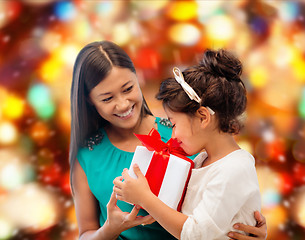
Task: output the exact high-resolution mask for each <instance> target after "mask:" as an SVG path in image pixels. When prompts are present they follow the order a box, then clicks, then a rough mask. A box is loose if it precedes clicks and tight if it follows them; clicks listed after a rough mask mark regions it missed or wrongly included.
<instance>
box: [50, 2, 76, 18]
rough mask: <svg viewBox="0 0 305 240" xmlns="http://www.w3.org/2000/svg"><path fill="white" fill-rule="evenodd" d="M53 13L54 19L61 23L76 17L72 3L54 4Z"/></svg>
mask: <svg viewBox="0 0 305 240" xmlns="http://www.w3.org/2000/svg"><path fill="white" fill-rule="evenodd" d="M54 12H55V15H56V17H58V18H59V19H60V20H62V21H68V20H71V19H73V18H74V17H75V16H76V9H75V6H74V4H73V3H72V2H69V1H61V2H56V3H55V6H54Z"/></svg>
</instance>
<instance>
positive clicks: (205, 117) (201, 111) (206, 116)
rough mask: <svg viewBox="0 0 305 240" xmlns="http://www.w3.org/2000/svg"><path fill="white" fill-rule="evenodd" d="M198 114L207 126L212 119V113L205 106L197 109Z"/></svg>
mask: <svg viewBox="0 0 305 240" xmlns="http://www.w3.org/2000/svg"><path fill="white" fill-rule="evenodd" d="M196 115H197V117H199V118H200V122H201V125H202V126H206V125H207V124H208V123H209V122H210V121H211V114H210V113H209V111H208V109H207V108H205V107H203V106H201V107H200V108H199V109H198V110H197V112H196Z"/></svg>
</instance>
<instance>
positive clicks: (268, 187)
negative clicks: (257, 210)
mask: <svg viewBox="0 0 305 240" xmlns="http://www.w3.org/2000/svg"><path fill="white" fill-rule="evenodd" d="M256 170H257V177H258V182H259V188H260V192H261V195H262V208H265V209H270V208H274V207H276V206H278V205H279V203H280V202H281V194H280V190H281V189H280V175H279V174H278V173H277V172H275V171H273V170H272V169H270V168H268V167H260V166H258V167H257V169H256Z"/></svg>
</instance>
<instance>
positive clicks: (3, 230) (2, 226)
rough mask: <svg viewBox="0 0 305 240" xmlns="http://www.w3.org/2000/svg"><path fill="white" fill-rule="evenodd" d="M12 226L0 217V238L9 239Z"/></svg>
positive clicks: (11, 233)
mask: <svg viewBox="0 0 305 240" xmlns="http://www.w3.org/2000/svg"><path fill="white" fill-rule="evenodd" d="M13 232H14V227H13V226H12V224H10V223H9V222H8V221H7V220H6V219H4V218H1V217H0V239H10V238H11V237H12V236H13Z"/></svg>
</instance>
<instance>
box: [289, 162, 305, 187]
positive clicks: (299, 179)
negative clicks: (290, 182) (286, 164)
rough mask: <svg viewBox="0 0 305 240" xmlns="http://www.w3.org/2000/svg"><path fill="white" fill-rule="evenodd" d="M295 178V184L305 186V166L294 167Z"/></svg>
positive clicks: (298, 164) (300, 164) (295, 165)
mask: <svg viewBox="0 0 305 240" xmlns="http://www.w3.org/2000/svg"><path fill="white" fill-rule="evenodd" d="M292 171H293V177H294V180H295V182H296V183H297V184H298V185H304V184H305V164H302V163H299V162H297V163H295V164H294V166H293V169H292Z"/></svg>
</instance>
